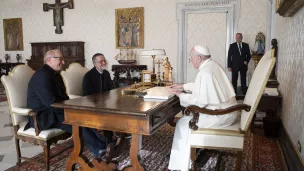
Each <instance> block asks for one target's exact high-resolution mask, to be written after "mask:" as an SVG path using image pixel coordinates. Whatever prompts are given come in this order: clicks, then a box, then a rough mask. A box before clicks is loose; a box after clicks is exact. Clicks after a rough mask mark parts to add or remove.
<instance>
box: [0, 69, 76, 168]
mask: <svg viewBox="0 0 304 171" xmlns="http://www.w3.org/2000/svg"><path fill="white" fill-rule="evenodd" d="M33 74H34V71H33V70H32V69H31V68H30V67H29V66H27V65H18V66H16V67H15V68H14V69H13V71H12V72H10V73H9V75H8V76H2V77H1V82H2V84H3V85H4V88H5V92H6V96H7V100H8V104H9V110H10V111H9V112H10V115H11V119H12V124H13V125H14V137H15V145H16V151H17V165H20V164H21V159H23V160H28V161H31V162H35V163H39V162H38V161H34V160H32V159H30V158H27V157H22V156H21V151H20V144H19V140H22V141H28V142H30V143H31V144H34V145H40V146H42V147H43V150H44V163H43V162H42V163H39V164H42V165H43V164H44V165H45V170H49V160H50V146H51V145H52V144H53V143H57V141H58V140H64V139H67V138H68V137H70V136H71V135H70V134H69V133H66V132H64V131H62V130H61V129H49V130H44V131H41V130H40V129H39V126H38V124H37V113H36V112H35V111H33V110H32V109H28V108H26V106H27V89H28V83H29V81H30V79H31V77H32V75H33ZM28 116H31V117H33V118H34V122H35V128H29V129H27V130H25V131H24V127H25V125H26V124H27V122H28ZM68 148H69V147H68ZM64 150H65V149H64ZM61 152H62V151H61ZM61 152H59V153H61ZM57 154H58V153H57ZM57 154H55V155H57Z"/></svg>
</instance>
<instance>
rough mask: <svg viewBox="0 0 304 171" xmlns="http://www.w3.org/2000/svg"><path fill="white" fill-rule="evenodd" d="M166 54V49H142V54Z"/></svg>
mask: <svg viewBox="0 0 304 171" xmlns="http://www.w3.org/2000/svg"><path fill="white" fill-rule="evenodd" d="M152 55H155V56H157V55H166V52H165V49H152V50H142V51H141V56H152Z"/></svg>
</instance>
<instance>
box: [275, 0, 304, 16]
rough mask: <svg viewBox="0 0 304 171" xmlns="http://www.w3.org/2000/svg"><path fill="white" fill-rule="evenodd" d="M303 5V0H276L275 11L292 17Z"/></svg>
mask: <svg viewBox="0 0 304 171" xmlns="http://www.w3.org/2000/svg"><path fill="white" fill-rule="evenodd" d="M303 5H304V1H303V0H276V10H277V13H279V14H280V15H281V16H283V17H292V16H293V15H294V14H295V13H296V12H297V11H298V10H299V9H300V8H301V7H302V6H303Z"/></svg>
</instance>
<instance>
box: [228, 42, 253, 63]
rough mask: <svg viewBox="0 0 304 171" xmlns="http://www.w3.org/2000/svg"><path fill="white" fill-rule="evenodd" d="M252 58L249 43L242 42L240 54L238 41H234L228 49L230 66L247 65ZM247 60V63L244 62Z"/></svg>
mask: <svg viewBox="0 0 304 171" xmlns="http://www.w3.org/2000/svg"><path fill="white" fill-rule="evenodd" d="M250 59H251V55H250V49H249V45H248V44H247V43H244V42H242V53H241V55H240V52H239V48H238V45H237V43H236V42H235V43H232V44H231V45H230V47H229V51H228V68H232V69H234V68H241V67H247V66H248V63H249V61H250ZM245 61H247V65H245V64H244V62H245Z"/></svg>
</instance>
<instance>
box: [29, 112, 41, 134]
mask: <svg viewBox="0 0 304 171" xmlns="http://www.w3.org/2000/svg"><path fill="white" fill-rule="evenodd" d="M29 116H31V117H33V119H34V128H35V133H36V136H38V135H39V134H40V132H41V130H40V128H39V125H38V114H37V112H35V111H31V112H30V113H29Z"/></svg>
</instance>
